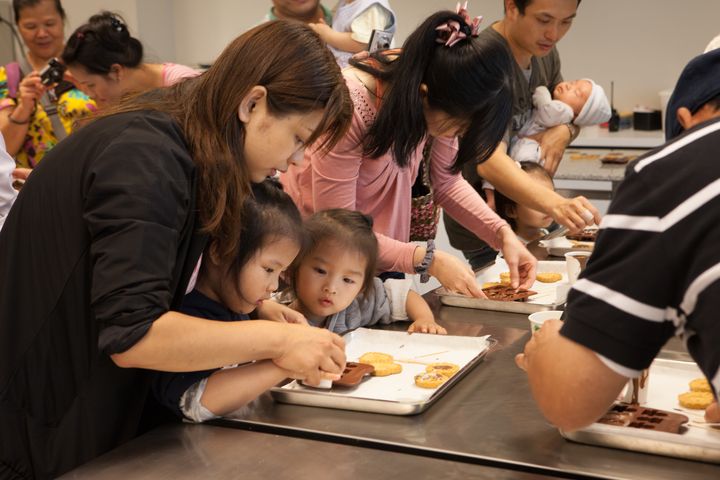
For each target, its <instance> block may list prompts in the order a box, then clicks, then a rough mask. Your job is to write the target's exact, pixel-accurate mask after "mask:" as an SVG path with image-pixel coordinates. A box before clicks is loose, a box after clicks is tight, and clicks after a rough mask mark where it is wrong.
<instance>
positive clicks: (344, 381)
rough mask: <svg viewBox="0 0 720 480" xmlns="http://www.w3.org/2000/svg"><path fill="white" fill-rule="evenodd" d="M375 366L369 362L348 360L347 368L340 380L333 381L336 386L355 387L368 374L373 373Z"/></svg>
mask: <svg viewBox="0 0 720 480" xmlns="http://www.w3.org/2000/svg"><path fill="white" fill-rule="evenodd" d="M374 371H375V367H373V366H372V365H369V364H367V363H356V362H347V363H346V364H345V370H344V371H343V374H342V376H341V377H340V379H339V380H335V381H334V382H333V385H334V386H340V387H354V386H355V385H357V384H358V383H360V382H362V380H363V378H365V376H366V375H371V374H372V373H373V372H374Z"/></svg>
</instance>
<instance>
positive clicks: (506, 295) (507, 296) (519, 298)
mask: <svg viewBox="0 0 720 480" xmlns="http://www.w3.org/2000/svg"><path fill="white" fill-rule="evenodd" d="M482 291H483V293H484V294H485V295H486V296H487V298H488V300H497V301H500V302H524V301H526V300H527V299H528V297H531V296H533V295H535V294H536V293H537V292H534V291H532V290H525V289H524V288H519V289H517V290H515V289H514V288H512V287H511V286H510V285H493V286H492V287H487V288H483V289H482Z"/></svg>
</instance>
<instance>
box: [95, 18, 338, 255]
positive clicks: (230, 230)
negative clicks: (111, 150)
mask: <svg viewBox="0 0 720 480" xmlns="http://www.w3.org/2000/svg"><path fill="white" fill-rule="evenodd" d="M255 85H260V86H263V87H265V89H266V90H267V105H268V109H269V111H270V113H271V114H272V115H273V116H283V115H288V114H297V113H308V112H312V111H314V110H317V109H322V110H323V116H322V119H321V120H320V123H319V124H318V127H317V129H316V130H315V131H314V132H313V134H312V135H311V136H310V138H308V139H307V144H308V145H309V144H311V143H313V142H314V141H315V140H317V139H318V138H320V137H323V139H322V141H321V142H320V148H323V149H329V148H332V147H333V146H334V145H335V144H336V143H337V142H338V141H339V140H340V139H341V138H342V136H343V135H344V134H345V131H346V130H347V128H348V127H349V126H350V121H351V119H352V103H351V100H350V95H349V92H348V90H347V87H346V85H345V81H344V79H343V77H342V74H341V73H340V68H339V67H338V65H337V63H335V58H334V57H333V55H332V53H330V51H329V50H328V49H327V48H326V47H325V44H324V43H323V42H322V41H321V40H320V37H319V36H318V35H317V34H315V33H314V32H313V31H312V29H310V27H308V26H306V25H304V24H302V23H300V22H292V21H283V20H277V21H273V22H267V23H264V24H262V25H259V26H257V27H255V28H253V29H252V30H249V31H248V32H246V33H244V34H242V35H241V36H239V37H238V38H236V39H235V40H234V41H233V42H232V43H230V44H229V45H228V46H227V47H226V48H225V50H224V51H223V52H222V53H221V54H220V56H219V57H218V58H217V60H216V61H215V63H214V64H213V65H212V67H210V69H209V70H208V71H207V72H205V73H203V74H202V75H201V76H199V77H197V78H193V79H189V80H185V81H184V82H180V83H178V84H176V85H174V86H173V87H170V88H165V89H158V90H153V91H151V92H149V93H146V94H141V95H138V96H135V97H131V98H129V99H127V100H125V101H123V102H122V103H120V104H119V105H118V106H117V107H115V108H114V109H111V110H110V111H109V112H107V114H106V115H111V114H115V113H121V112H131V111H137V110H145V109H149V110H159V111H162V112H165V113H167V114H169V115H170V116H171V117H172V118H173V119H174V120H175V121H177V123H178V124H179V125H180V127H181V129H182V131H183V133H184V135H185V141H186V142H187V145H188V148H189V150H190V153H191V154H192V156H193V160H194V161H195V166H196V167H197V170H198V180H199V182H198V184H199V188H198V199H197V202H198V208H199V210H200V212H199V214H200V220H201V222H202V225H203V230H204V231H205V232H206V233H208V234H209V235H210V236H211V237H212V238H213V239H214V240H215V241H217V242H218V244H219V246H221V247H220V248H219V251H218V253H219V254H220V256H221V257H222V258H227V257H233V256H235V254H236V252H237V249H238V245H239V241H240V234H241V230H242V228H241V227H242V222H243V218H242V206H243V201H244V200H245V198H246V197H247V196H249V195H251V194H252V193H251V191H250V179H249V174H248V171H247V167H246V165H245V162H244V159H243V146H244V144H245V128H244V125H243V123H242V122H241V121H240V120H239V118H238V109H239V106H240V103H241V102H242V100H243V98H244V97H245V95H247V93H248V92H249V91H250V89H251V88H252V87H254V86H255ZM323 135H324V136H323Z"/></svg>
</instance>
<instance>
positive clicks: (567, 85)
mask: <svg viewBox="0 0 720 480" xmlns="http://www.w3.org/2000/svg"><path fill="white" fill-rule="evenodd" d="M591 91H592V83H590V82H589V81H587V80H572V81H570V82H560V83H558V84H557V86H556V87H555V90H553V99H555V100H560V101H561V102H563V103H566V104H568V105H570V107H571V108H572V110H573V113H575V115H577V114H578V113H580V110H582V108H583V105H585V102H587V99H588V98H589V97H590V92H591Z"/></svg>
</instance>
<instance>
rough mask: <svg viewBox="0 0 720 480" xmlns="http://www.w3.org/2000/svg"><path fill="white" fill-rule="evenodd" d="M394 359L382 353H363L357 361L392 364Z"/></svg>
mask: <svg viewBox="0 0 720 480" xmlns="http://www.w3.org/2000/svg"><path fill="white" fill-rule="evenodd" d="M394 360H395V359H394V358H393V356H392V355H390V354H387V353H382V352H367V353H363V354H362V355H361V356H360V358H359V359H358V362H359V363H369V364H370V365H372V364H373V363H392V362H393V361H394Z"/></svg>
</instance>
